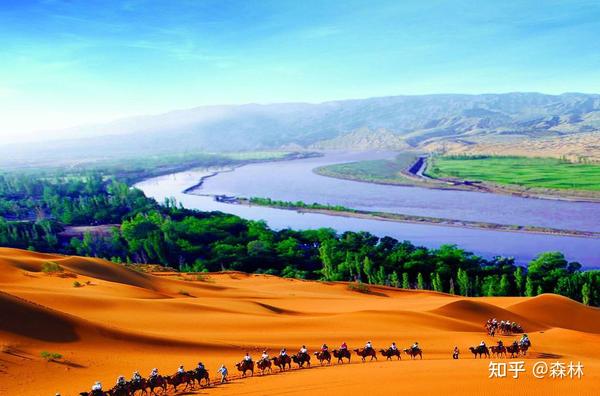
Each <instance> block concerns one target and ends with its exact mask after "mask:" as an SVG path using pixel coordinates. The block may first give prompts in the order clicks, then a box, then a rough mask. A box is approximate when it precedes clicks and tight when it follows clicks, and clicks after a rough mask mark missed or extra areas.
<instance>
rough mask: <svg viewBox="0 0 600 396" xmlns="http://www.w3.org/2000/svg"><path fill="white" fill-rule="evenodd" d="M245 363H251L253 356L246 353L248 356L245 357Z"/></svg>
mask: <svg viewBox="0 0 600 396" xmlns="http://www.w3.org/2000/svg"><path fill="white" fill-rule="evenodd" d="M244 361H245V362H251V361H252V356H250V354H249V353H248V352H246V356H244Z"/></svg>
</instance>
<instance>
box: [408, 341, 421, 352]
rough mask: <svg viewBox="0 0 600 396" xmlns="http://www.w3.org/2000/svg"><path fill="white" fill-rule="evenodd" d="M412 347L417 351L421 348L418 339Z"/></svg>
mask: <svg viewBox="0 0 600 396" xmlns="http://www.w3.org/2000/svg"><path fill="white" fill-rule="evenodd" d="M410 349H412V350H413V351H416V350H418V349H419V343H418V342H417V341H415V343H414V344H413V345H412V346H411V347H410Z"/></svg>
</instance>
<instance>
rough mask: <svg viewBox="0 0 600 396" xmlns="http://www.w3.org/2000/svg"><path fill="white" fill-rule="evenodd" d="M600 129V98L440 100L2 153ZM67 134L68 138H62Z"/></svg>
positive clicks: (153, 124) (211, 109) (373, 102)
mask: <svg viewBox="0 0 600 396" xmlns="http://www.w3.org/2000/svg"><path fill="white" fill-rule="evenodd" d="M598 131H600V95H598V94H580V93H566V94H562V95H545V94H539V93H507V94H483V95H462V94H439V95H422V96H390V97H379V98H370V99H356V100H342V101H332V102H324V103H319V104H309V103H281V104H266V105H260V104H247V105H232V106H203V107H197V108H192V109H186V110H179V111H173V112H169V113H166V114H161V115H152V116H141V117H135V118H128V119H123V120H118V121H115V122H111V123H107V124H103V125H95V126H87V127H81V128H73V129H71V130H69V131H67V132H69V133H70V134H71V135H72V136H92V137H86V138H80V139H72V140H62V141H53V142H45V143H42V144H29V145H11V146H2V147H0V155H2V156H3V157H4V159H5V160H7V159H12V160H22V159H23V158H31V157H32V156H35V157H49V158H51V157H56V158H58V159H60V158H61V157H65V158H66V157H67V156H68V157H70V158H72V159H73V158H75V159H77V158H103V157H118V156H128V155H135V154H162V153H170V152H182V151H186V152H191V151H233V150H255V149H276V148H307V149H334V148H339V149H400V148H411V147H412V148H418V147H423V146H425V145H431V144H432V143H439V142H457V141H459V142H462V143H465V144H470V143H472V142H481V141H489V140H498V141H505V140H513V141H514V139H518V138H523V137H526V138H538V137H554V136H564V135H571V134H580V133H590V132H592V133H593V132H598ZM63 132H64V131H63Z"/></svg>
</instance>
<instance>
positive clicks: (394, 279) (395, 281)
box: [390, 271, 400, 287]
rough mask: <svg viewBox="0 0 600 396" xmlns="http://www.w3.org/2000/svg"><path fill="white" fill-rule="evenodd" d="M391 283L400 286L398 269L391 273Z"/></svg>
mask: <svg viewBox="0 0 600 396" xmlns="http://www.w3.org/2000/svg"><path fill="white" fill-rule="evenodd" d="M390 283H391V284H392V286H394V287H399V286H400V278H398V273H397V272H396V271H394V272H392V274H391V275H390Z"/></svg>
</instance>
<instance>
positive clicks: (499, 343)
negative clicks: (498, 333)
mask: <svg viewBox="0 0 600 396" xmlns="http://www.w3.org/2000/svg"><path fill="white" fill-rule="evenodd" d="M498 346H499V347H500V348H502V347H504V343H503V342H502V340H498Z"/></svg>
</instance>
